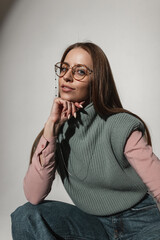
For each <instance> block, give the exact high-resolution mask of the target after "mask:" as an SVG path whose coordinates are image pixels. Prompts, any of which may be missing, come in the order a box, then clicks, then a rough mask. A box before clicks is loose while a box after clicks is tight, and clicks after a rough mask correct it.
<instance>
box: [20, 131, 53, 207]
mask: <svg viewBox="0 0 160 240" xmlns="http://www.w3.org/2000/svg"><path fill="white" fill-rule="evenodd" d="M55 141H56V138H52V140H51V141H50V142H48V141H47V140H46V139H45V138H44V137H43V136H42V137H41V139H40V141H39V144H38V146H37V149H36V151H35V153H34V155H33V158H32V163H31V164H30V166H29V168H28V171H27V173H26V176H25V178H24V193H25V196H26V198H27V200H28V201H29V202H31V203H32V204H38V203H39V202H41V201H42V200H43V199H44V198H45V197H46V196H47V195H48V193H49V192H50V190H51V186H52V182H53V180H54V178H55V159H54V157H55V148H56V143H55ZM40 158H41V161H40ZM41 162H43V164H41Z"/></svg>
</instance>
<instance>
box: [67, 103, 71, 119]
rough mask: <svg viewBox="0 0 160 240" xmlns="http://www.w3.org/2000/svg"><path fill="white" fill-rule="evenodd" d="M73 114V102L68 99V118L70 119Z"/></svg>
mask: <svg viewBox="0 0 160 240" xmlns="http://www.w3.org/2000/svg"><path fill="white" fill-rule="evenodd" d="M71 114H72V103H71V102H69V101H67V117H68V119H70V117H71Z"/></svg>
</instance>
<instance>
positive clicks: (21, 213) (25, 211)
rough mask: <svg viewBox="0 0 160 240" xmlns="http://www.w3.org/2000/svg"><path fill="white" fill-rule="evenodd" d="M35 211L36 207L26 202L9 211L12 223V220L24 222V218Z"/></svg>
mask: <svg viewBox="0 0 160 240" xmlns="http://www.w3.org/2000/svg"><path fill="white" fill-rule="evenodd" d="M36 212H37V207H36V206H35V205H34V206H33V205H32V204H31V203H29V202H27V203H26V204H24V205H22V206H20V207H18V208H17V209H16V210H15V211H14V212H13V213H11V220H12V223H14V222H23V223H24V222H25V221H26V218H28V217H29V216H31V215H33V216H34V215H35V213H36Z"/></svg>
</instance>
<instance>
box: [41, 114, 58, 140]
mask: <svg viewBox="0 0 160 240" xmlns="http://www.w3.org/2000/svg"><path fill="white" fill-rule="evenodd" d="M57 125H58V124H57V123H55V122H54V121H53V120H52V119H51V118H50V117H49V118H48V120H47V122H46V123H45V127H44V132H43V136H44V138H46V139H47V140H50V139H51V140H52V139H53V138H55V137H57V134H58V128H57Z"/></svg>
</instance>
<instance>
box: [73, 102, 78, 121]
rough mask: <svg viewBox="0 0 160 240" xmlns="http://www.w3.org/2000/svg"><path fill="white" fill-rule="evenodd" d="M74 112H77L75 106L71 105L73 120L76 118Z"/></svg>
mask: <svg viewBox="0 0 160 240" xmlns="http://www.w3.org/2000/svg"><path fill="white" fill-rule="evenodd" d="M76 111H77V109H76V106H75V104H74V103H72V115H73V116H74V118H76V117H77V114H76Z"/></svg>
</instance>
